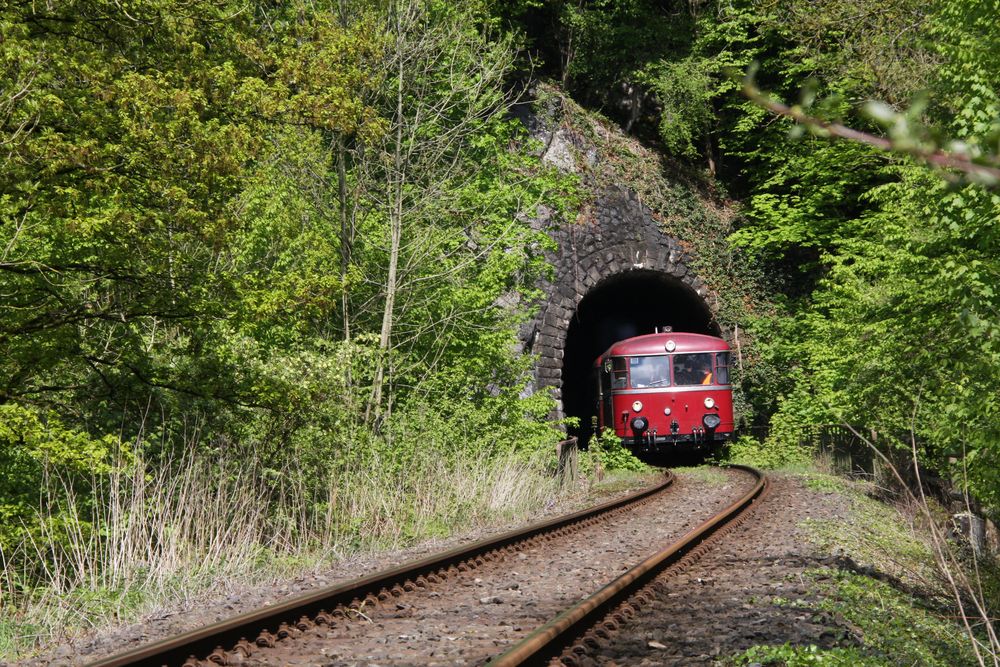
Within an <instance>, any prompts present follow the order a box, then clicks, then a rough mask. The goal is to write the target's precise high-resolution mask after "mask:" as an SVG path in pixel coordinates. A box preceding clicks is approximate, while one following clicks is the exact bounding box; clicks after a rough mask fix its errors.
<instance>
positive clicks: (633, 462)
mask: <svg viewBox="0 0 1000 667" xmlns="http://www.w3.org/2000/svg"><path fill="white" fill-rule="evenodd" d="M589 451H590V452H591V456H592V457H594V458H596V460H597V461H599V462H600V464H601V467H602V468H604V469H605V470H609V471H613V470H622V471H627V472H645V471H647V470H649V466H647V465H646V464H645V463H643V462H642V461H640V460H639V459H637V458H636V457H635V455H634V454H633V453H632V452H630V451H629V450H627V449H625V447H624V445H622V441H621V438H619V437H618V436H617V435H615V432H614V430H613V429H610V428H606V429H604V430H603V431H602V432H601V434H600V435H599V436H597V437H596V438H592V439H591V441H590V447H589Z"/></svg>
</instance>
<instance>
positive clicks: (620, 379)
mask: <svg viewBox="0 0 1000 667" xmlns="http://www.w3.org/2000/svg"><path fill="white" fill-rule="evenodd" d="M627 361H628V360H627V359H626V358H625V357H611V388H612V389H624V388H625V387H627V386H628V367H627V366H626V362H627Z"/></svg>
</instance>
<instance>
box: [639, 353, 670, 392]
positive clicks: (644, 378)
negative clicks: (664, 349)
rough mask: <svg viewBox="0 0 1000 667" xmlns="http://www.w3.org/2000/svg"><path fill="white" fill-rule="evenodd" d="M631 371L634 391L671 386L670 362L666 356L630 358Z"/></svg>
mask: <svg viewBox="0 0 1000 667" xmlns="http://www.w3.org/2000/svg"><path fill="white" fill-rule="evenodd" d="M629 370H630V373H631V378H632V387H633V388H634V389H644V388H646V387H669V386H670V360H669V357H667V356H666V355H657V356H649V357H630V358H629Z"/></svg>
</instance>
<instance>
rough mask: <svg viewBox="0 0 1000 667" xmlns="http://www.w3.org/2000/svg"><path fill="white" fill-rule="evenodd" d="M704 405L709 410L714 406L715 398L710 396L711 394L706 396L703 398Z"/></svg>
mask: <svg viewBox="0 0 1000 667" xmlns="http://www.w3.org/2000/svg"><path fill="white" fill-rule="evenodd" d="M705 407H706V408H708V409H709V410H711V409H712V408H714V407H715V399H714V398H712V397H711V396H709V397H708V398H706V399H705Z"/></svg>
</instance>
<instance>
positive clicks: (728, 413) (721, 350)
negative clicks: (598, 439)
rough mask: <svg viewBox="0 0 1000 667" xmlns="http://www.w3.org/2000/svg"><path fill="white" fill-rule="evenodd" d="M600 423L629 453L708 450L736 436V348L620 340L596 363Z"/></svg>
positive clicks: (666, 337)
mask: <svg viewBox="0 0 1000 667" xmlns="http://www.w3.org/2000/svg"><path fill="white" fill-rule="evenodd" d="M594 371H595V374H596V378H595V380H594V381H595V382H596V384H597V404H598V405H597V421H598V425H599V426H600V428H601V429H604V428H605V427H606V428H611V429H614V431H615V433H616V434H618V436H619V437H620V438H621V439H622V444H624V445H625V446H626V447H628V448H629V449H632V450H633V451H638V452H670V451H676V450H680V449H701V448H704V447H707V446H710V445H713V444H716V443H721V442H725V441H727V440H730V439H732V437H733V428H734V424H733V391H732V385H730V383H729V345H728V344H727V343H726V341H724V340H722V339H721V338H715V337H713V336H704V335H701V334H692V333H680V332H666V333H655V334H648V335H645V336H636V337H635V338H628V339H626V340H623V341H619V342H617V343H615V344H614V345H612V346H611V347H610V348H608V350H607V352H605V353H604V354H602V355H601V356H600V357H599V358H598V359H597V361H596V362H594Z"/></svg>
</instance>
